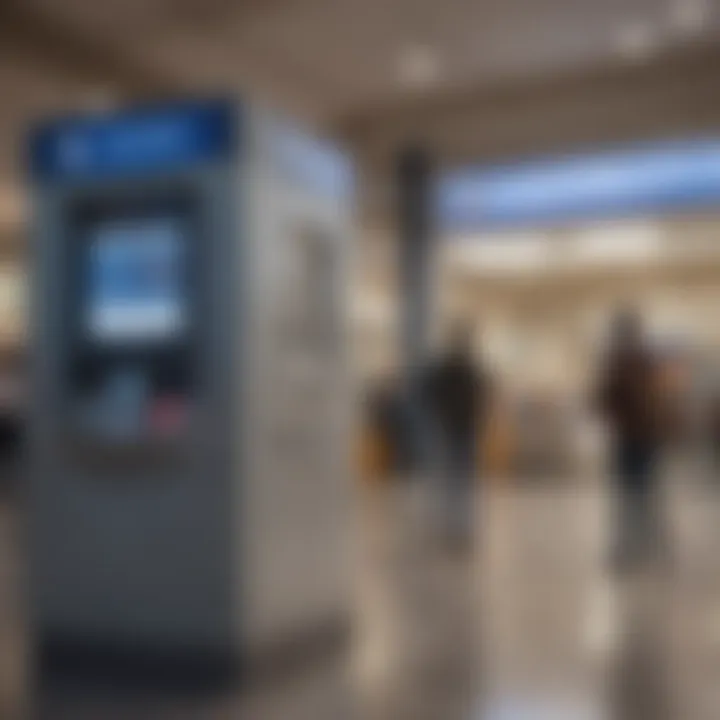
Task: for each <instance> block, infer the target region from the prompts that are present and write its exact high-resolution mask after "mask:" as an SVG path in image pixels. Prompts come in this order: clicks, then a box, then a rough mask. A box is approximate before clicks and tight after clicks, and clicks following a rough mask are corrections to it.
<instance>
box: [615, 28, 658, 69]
mask: <svg viewBox="0 0 720 720" xmlns="http://www.w3.org/2000/svg"><path fill="white" fill-rule="evenodd" d="M658 40H659V38H658V33H657V31H656V30H655V29H654V28H653V26H652V25H651V24H650V23H649V22H644V21H640V20H636V21H633V22H628V23H626V24H625V25H622V26H621V27H620V29H619V30H618V33H617V50H618V52H619V53H620V55H622V56H623V57H624V58H626V59H628V60H644V59H646V58H648V57H649V56H650V55H652V54H653V52H654V51H655V50H656V49H657V46H658Z"/></svg>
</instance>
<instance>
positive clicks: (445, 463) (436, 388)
mask: <svg viewBox="0 0 720 720" xmlns="http://www.w3.org/2000/svg"><path fill="white" fill-rule="evenodd" d="M472 338H473V335H472V332H471V330H470V329H469V328H467V327H465V326H458V327H456V328H455V329H454V331H453V333H452V336H451V338H450V342H449V344H448V347H447V349H446V351H445V352H444V353H443V354H442V355H441V356H440V357H438V358H437V360H436V361H435V362H434V363H432V365H431V367H430V369H429V372H428V376H427V379H426V383H425V393H426V410H427V412H428V420H429V423H430V427H431V428H432V437H433V440H434V442H433V447H434V448H435V449H436V451H437V452H436V454H435V456H436V459H437V461H438V462H437V470H438V471H439V472H438V474H439V476H440V477H439V479H440V489H441V496H442V498H443V507H444V513H443V515H444V524H445V530H446V532H447V537H448V539H449V540H450V541H451V542H453V544H455V545H457V546H459V547H465V546H467V545H469V544H470V542H471V539H472V535H473V515H474V503H473V500H474V493H473V488H474V486H475V480H476V474H477V462H476V460H477V456H478V439H479V436H480V434H481V432H482V431H483V428H484V424H485V420H486V417H487V414H488V406H489V398H490V383H489V377H488V374H487V372H486V371H485V370H484V368H482V367H481V366H480V365H479V364H478V363H476V361H475V359H474V357H473V344H472Z"/></svg>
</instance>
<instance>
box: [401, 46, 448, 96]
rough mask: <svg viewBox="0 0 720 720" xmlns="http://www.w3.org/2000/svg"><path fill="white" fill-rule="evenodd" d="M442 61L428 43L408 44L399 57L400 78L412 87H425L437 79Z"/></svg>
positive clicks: (403, 82) (404, 83)
mask: <svg viewBox="0 0 720 720" xmlns="http://www.w3.org/2000/svg"><path fill="white" fill-rule="evenodd" d="M439 74H440V63H439V61H438V57H437V54H436V53H435V52H434V51H433V49H432V48H431V47H429V46H427V45H408V46H407V47H406V48H404V49H403V50H402V51H401V52H400V57H399V58H398V78H399V80H400V82H401V83H402V84H403V85H405V86H407V87H410V88H423V87H427V86H428V85H432V84H433V83H434V82H436V81H437V79H438V77H439Z"/></svg>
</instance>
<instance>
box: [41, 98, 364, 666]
mask: <svg viewBox="0 0 720 720" xmlns="http://www.w3.org/2000/svg"><path fill="white" fill-rule="evenodd" d="M31 145H32V147H31V169H32V177H33V185H34V210H33V220H34V258H33V272H32V282H33V287H34V290H33V300H34V303H33V312H32V327H31V348H32V368H33V390H34V399H33V401H32V408H31V413H30V425H29V464H30V472H29V493H28V510H29V548H30V566H31V583H30V607H31V618H32V622H33V629H34V636H35V638H36V640H37V644H38V647H39V649H40V651H41V652H42V653H43V654H44V655H45V654H46V655H48V656H53V655H57V654H62V653H63V652H64V651H67V650H71V651H72V652H73V653H75V654H78V653H86V654H89V655H93V654H98V653H100V654H102V653H103V652H105V651H107V650H109V651H110V652H111V653H114V654H115V655H127V656H128V657H134V656H135V655H137V654H142V655H143V657H157V658H172V659H173V661H178V660H180V659H182V658H187V659H188V660H189V661H193V660H195V659H199V658H207V659H212V660H213V661H215V660H220V661H223V662H224V661H226V660H227V661H231V662H235V661H237V660H238V659H240V660H242V659H250V660H251V661H252V659H253V657H254V656H255V654H256V653H258V654H259V653H261V652H262V651H264V650H268V649H270V648H272V647H277V646H284V645H285V644H286V643H290V642H294V641H296V640H299V639H301V638H309V637H311V636H313V635H314V634H317V633H320V632H324V631H325V630H327V629H330V628H334V627H341V626H342V625H343V624H344V622H345V621H346V619H347V613H348V609H349V594H350V583H349V575H350V573H351V563H350V561H349V553H348V550H349V547H350V537H349V533H350V527H351V522H350V520H351V518H350V507H351V504H350V497H349V495H350V492H351V485H352V484H351V482H350V477H349V476H350V460H349V458H350V453H349V447H348V446H349V432H348V429H349V417H348V409H349V404H348V399H349V397H350V395H349V383H348V377H347V375H346V362H345V357H344V353H345V347H346V342H345V332H346V329H345V318H346V316H347V313H346V311H345V298H344V293H345V289H346V288H347V285H348V283H347V279H346V268H347V257H348V247H349V227H350V225H349V210H350V208H349V192H350V172H349V167H348V165H347V163H346V161H345V159H344V157H343V156H342V155H341V154H340V153H338V152H337V150H335V149H334V148H332V147H330V146H329V145H327V144H325V143H323V142H321V141H319V140H317V139H315V138H312V137H310V136H308V135H307V134H304V133H302V132H299V131H298V130H296V129H295V128H293V127H292V126H290V125H288V124H287V123H285V122H283V121H282V120H279V119H277V118H275V117H273V116H270V115H269V114H267V113H265V112H263V111H261V110H258V109H256V108H255V107H253V106H250V105H248V104H243V103H240V104H234V103H233V104H230V103H225V102H215V101H212V102H189V103H179V104H173V105H168V106H162V107H155V106H153V107H145V108H140V109H136V110H129V111H127V112H125V113H119V114H113V115H93V116H88V117H81V118H71V119H61V120H59V121H56V122H50V123H48V124H46V125H44V126H42V127H40V128H39V129H38V130H37V132H36V133H35V134H34V136H33V138H32V143H31Z"/></svg>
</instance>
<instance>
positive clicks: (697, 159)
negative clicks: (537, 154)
mask: <svg viewBox="0 0 720 720" xmlns="http://www.w3.org/2000/svg"><path fill="white" fill-rule="evenodd" d="M437 203H438V213H439V222H440V224H441V226H442V227H443V228H444V229H447V230H460V229H481V228H493V227H512V226H518V225H532V224H543V223H562V222H567V221H572V220H580V219H592V218H601V217H612V216H626V215H637V214H645V213H650V212H669V211H673V210H683V209H692V208H699V207H708V206H712V205H716V204H717V205H718V206H720V139H697V140H687V141H681V142H668V143H662V144H648V145H641V146H639V147H635V148H629V149H626V150H622V151H613V152H607V153H602V154H596V155H577V156H573V157H568V158H562V159H554V160H541V161H536V162H524V163H517V164H514V165H507V166H501V167H489V168H470V169H466V170H462V171H460V172H456V173H452V174H450V175H447V176H445V177H444V178H443V179H442V180H441V182H440V185H439V188H438V195H437Z"/></svg>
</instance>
